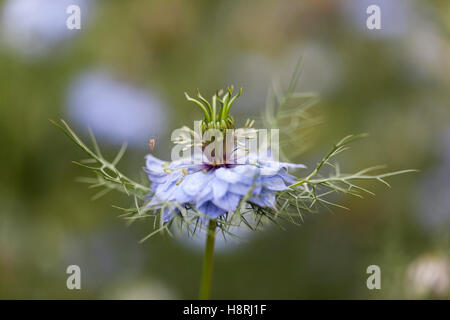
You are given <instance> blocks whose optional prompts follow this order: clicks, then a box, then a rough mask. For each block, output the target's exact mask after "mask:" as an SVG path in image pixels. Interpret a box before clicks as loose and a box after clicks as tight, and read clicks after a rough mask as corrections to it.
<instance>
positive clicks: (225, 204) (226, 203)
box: [213, 193, 242, 212]
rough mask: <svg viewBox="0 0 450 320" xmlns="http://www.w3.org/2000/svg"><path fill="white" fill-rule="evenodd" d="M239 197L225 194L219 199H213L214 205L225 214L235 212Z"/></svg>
mask: <svg viewBox="0 0 450 320" xmlns="http://www.w3.org/2000/svg"><path fill="white" fill-rule="evenodd" d="M241 198H242V197H241V196H238V195H236V194H234V193H227V194H226V195H224V196H223V197H222V198H220V199H217V200H216V199H214V201H213V202H214V204H215V205H216V206H218V207H220V208H222V209H223V210H225V211H226V212H228V211H234V210H236V208H237V206H238V204H239V201H241Z"/></svg>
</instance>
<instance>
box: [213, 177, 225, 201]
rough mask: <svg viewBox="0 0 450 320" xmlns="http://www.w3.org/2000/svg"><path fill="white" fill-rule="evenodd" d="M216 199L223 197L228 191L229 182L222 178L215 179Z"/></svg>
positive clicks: (214, 192)
mask: <svg viewBox="0 0 450 320" xmlns="http://www.w3.org/2000/svg"><path fill="white" fill-rule="evenodd" d="M212 189H213V194H214V199H219V198H222V197H223V196H224V195H225V194H226V193H227V191H228V183H226V182H225V181H222V180H220V179H215V180H214V183H213V184H212Z"/></svg>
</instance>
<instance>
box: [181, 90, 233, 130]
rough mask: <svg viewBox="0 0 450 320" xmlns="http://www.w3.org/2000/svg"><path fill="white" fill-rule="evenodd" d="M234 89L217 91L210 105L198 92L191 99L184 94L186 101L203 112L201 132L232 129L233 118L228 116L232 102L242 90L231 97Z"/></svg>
mask: <svg viewBox="0 0 450 320" xmlns="http://www.w3.org/2000/svg"><path fill="white" fill-rule="evenodd" d="M233 91H234V87H233V86H231V87H228V88H227V90H225V91H224V90H219V91H217V92H216V94H215V95H214V96H213V97H212V100H211V103H210V102H209V101H208V100H206V99H205V98H204V97H203V96H202V95H201V94H200V91H198V92H197V98H198V99H194V98H191V97H190V96H189V95H188V94H187V93H186V92H185V93H184V94H185V96H186V99H187V100H188V101H191V102H193V103H195V104H196V105H197V106H199V107H200V109H201V110H202V112H203V115H204V117H205V118H204V119H203V121H202V130H203V131H205V130H207V129H219V130H226V129H234V128H235V126H234V118H233V117H232V116H231V115H230V109H231V106H232V105H233V103H234V101H235V100H236V99H237V98H238V97H239V96H240V95H241V94H242V88H241V89H240V90H239V92H238V93H237V94H236V95H234V96H233Z"/></svg>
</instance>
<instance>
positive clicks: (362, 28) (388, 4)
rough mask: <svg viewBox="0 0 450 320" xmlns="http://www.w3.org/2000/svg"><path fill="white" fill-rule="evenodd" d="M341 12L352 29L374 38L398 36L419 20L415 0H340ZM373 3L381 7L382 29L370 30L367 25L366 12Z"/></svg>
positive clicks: (406, 31)
mask: <svg viewBox="0 0 450 320" xmlns="http://www.w3.org/2000/svg"><path fill="white" fill-rule="evenodd" d="M340 3H341V6H340V9H341V13H342V15H343V17H344V20H345V21H347V22H348V24H349V27H350V28H351V30H352V31H356V32H359V33H363V34H364V35H365V36H372V37H374V38H398V37H401V36H404V35H405V34H406V33H408V32H409V28H410V27H411V26H412V25H413V24H414V22H415V21H416V20H417V16H416V15H415V14H414V13H415V11H414V5H415V1H410V0H396V1H392V0H340ZM371 5H377V6H378V7H379V8H380V16H381V18H380V20H381V29H379V30H370V29H368V28H367V26H366V21H367V18H368V17H369V16H370V14H368V13H367V12H366V10H367V8H368V7H369V6H371Z"/></svg>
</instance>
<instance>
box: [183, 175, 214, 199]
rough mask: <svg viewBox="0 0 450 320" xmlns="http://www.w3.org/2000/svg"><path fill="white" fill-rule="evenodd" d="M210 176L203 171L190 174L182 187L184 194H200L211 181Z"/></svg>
mask: <svg viewBox="0 0 450 320" xmlns="http://www.w3.org/2000/svg"><path fill="white" fill-rule="evenodd" d="M209 176H210V175H209V174H207V173H203V172H202V171H198V172H195V173H192V174H189V175H187V176H185V177H184V179H183V182H182V183H181V185H180V187H181V188H183V190H184V192H186V193H187V194H189V195H191V196H195V195H197V194H198V193H199V192H200V190H201V189H202V188H203V187H204V185H205V184H206V183H208V182H209V180H210V179H211V178H210V177H209Z"/></svg>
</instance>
